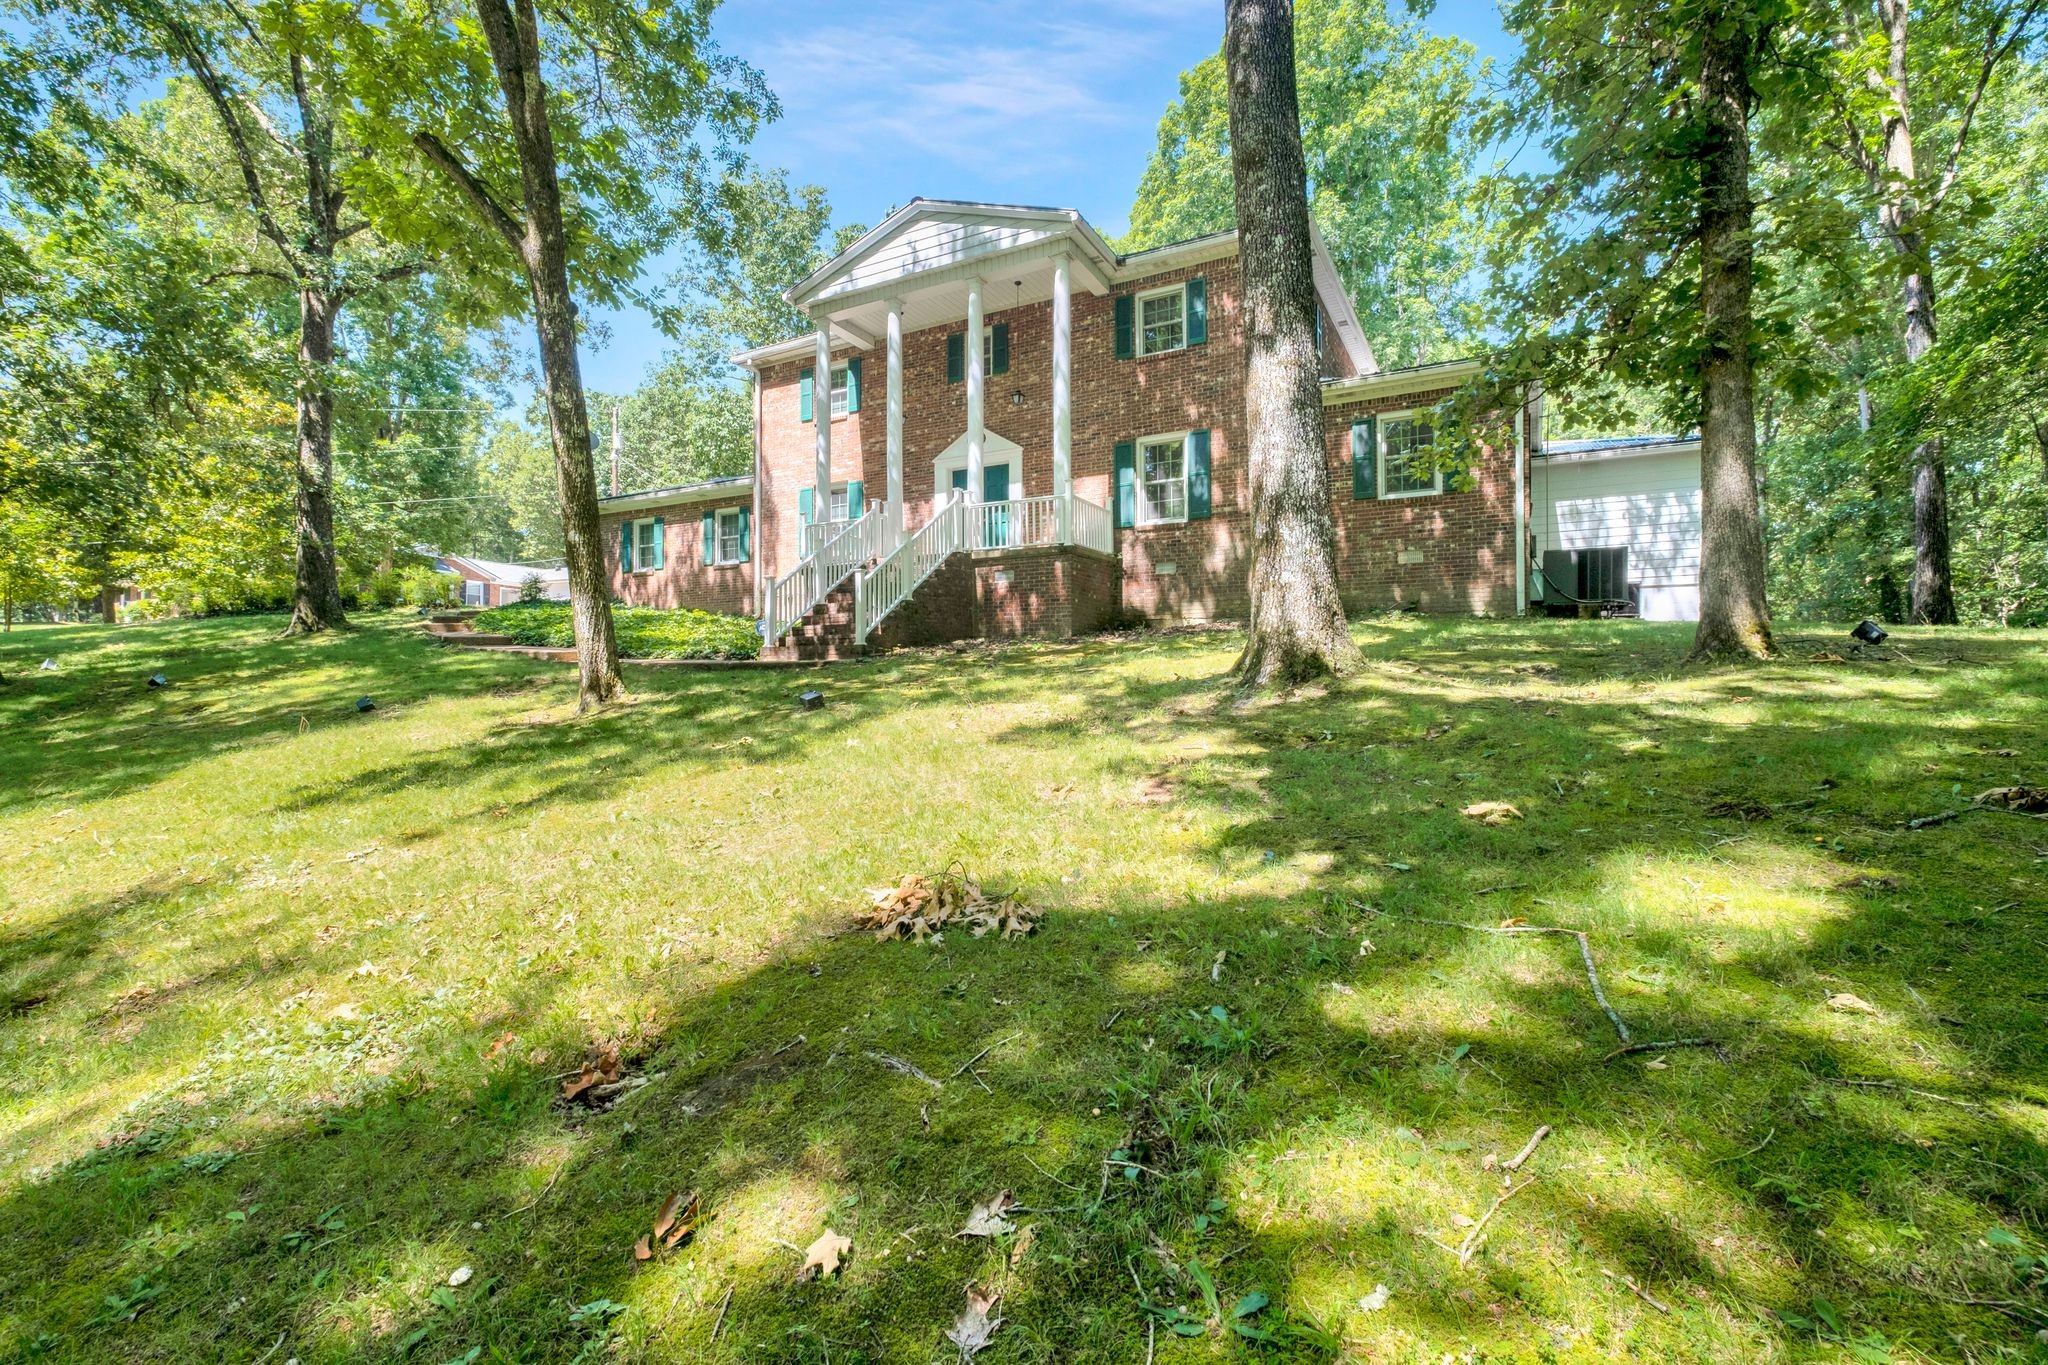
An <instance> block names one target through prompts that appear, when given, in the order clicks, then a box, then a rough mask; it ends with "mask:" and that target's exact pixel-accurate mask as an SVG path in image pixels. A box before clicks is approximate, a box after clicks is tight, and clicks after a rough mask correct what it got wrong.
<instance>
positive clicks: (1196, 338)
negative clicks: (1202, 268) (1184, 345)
mask: <svg viewBox="0 0 2048 1365" xmlns="http://www.w3.org/2000/svg"><path fill="white" fill-rule="evenodd" d="M1208 339H1209V281H1208V280H1206V279H1204V278H1203V277H1202V276H1200V275H1197V276H1195V277H1194V278H1193V279H1191V280H1189V281H1188V345H1190V346H1200V345H1201V344H1202V343H1203V342H1205V341H1207V340H1208Z"/></svg>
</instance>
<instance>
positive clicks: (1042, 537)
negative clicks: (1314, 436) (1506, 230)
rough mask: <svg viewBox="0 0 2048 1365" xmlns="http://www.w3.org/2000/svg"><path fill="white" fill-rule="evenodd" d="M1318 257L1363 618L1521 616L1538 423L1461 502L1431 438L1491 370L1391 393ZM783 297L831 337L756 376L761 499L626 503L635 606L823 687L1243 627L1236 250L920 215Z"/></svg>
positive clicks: (738, 491) (1472, 476) (795, 344)
mask: <svg viewBox="0 0 2048 1365" xmlns="http://www.w3.org/2000/svg"><path fill="white" fill-rule="evenodd" d="M1313 245H1314V278H1315V287H1316V293H1317V299H1318V304H1319V307H1318V318H1317V322H1318V325H1319V331H1320V345H1321V352H1322V368H1323V386H1322V387H1323V435H1324V444H1325V449H1326V452H1327V456H1328V460H1329V471H1330V484H1331V493H1332V509H1331V510H1332V513H1333V518H1334V522H1335V529H1336V537H1337V553H1338V563H1337V573H1338V581H1339V587H1340V590H1341V592H1342V595H1343V600H1344V604H1345V606H1346V608H1347V609H1348V610H1350V611H1353V612H1367V611H1373V610H1379V609H1384V608H1389V607H1408V608H1417V609H1421V610H1425V611H1439V612H1458V613H1477V614H1500V615H1507V614H1512V613H1515V612H1518V611H1520V610H1522V609H1523V608H1524V606H1525V604H1526V603H1527V602H1528V600H1529V596H1530V594H1529V584H1528V569H1529V563H1530V561H1529V559H1528V558H1527V556H1526V555H1525V554H1519V553H1517V549H1516V547H1517V546H1518V545H1520V546H1526V545H1528V543H1529V526H1528V517H1529V509H1530V506H1531V504H1530V496H1529V484H1528V479H1529V472H1530V461H1529V452H1528V450H1527V449H1526V442H1525V434H1526V433H1532V432H1534V431H1537V430H1539V429H1540V426H1539V424H1538V421H1537V418H1538V402H1537V399H1536V396H1535V395H1533V394H1528V395H1524V396H1523V401H1522V402H1521V403H1520V404H1519V406H1518V407H1517V409H1516V410H1515V411H1514V412H1513V413H1511V414H1509V420H1508V421H1507V422H1506V423H1505V424H1504V428H1503V429H1504V430H1506V431H1507V432H1508V433H1509V435H1508V436H1507V438H1506V439H1505V440H1504V441H1503V442H1502V444H1501V446H1500V447H1498V448H1488V449H1484V450H1482V451H1481V452H1480V453H1479V455H1478V457H1477V459H1476V460H1475V461H1474V462H1473V464H1472V466H1471V468H1469V469H1468V470H1465V471H1464V472H1462V473H1459V474H1456V475H1455V476H1451V477H1447V476H1446V475H1445V473H1444V472H1443V471H1441V470H1440V469H1439V468H1438V467H1437V465H1436V462H1435V460H1434V459H1433V457H1432V451H1433V446H1434V441H1435V432H1434V429H1433V425H1432V421H1431V415H1430V410H1431V408H1432V407H1433V406H1434V405H1435V404H1436V403H1437V402H1438V401H1440V400H1441V399H1443V398H1444V397H1445V396H1447V395H1448V394H1449V393H1451V392H1452V391H1454V390H1455V389H1457V388H1458V387H1459V386H1461V385H1462V384H1464V383H1465V382H1466V381H1467V380H1469V379H1471V378H1473V377H1474V376H1476V375H1477V374H1478V373H1479V370H1480V362H1479V361H1476V360H1472V361H1452V362H1446V363H1442V364H1434V365H1422V366H1415V367H1412V368H1408V369H1402V370H1382V369H1381V368H1380V367H1379V365H1378V363H1377V362H1376V361H1375V360H1374V358H1373V353H1372V348H1371V346H1370V345H1369V344H1368V343H1367V341H1366V338H1365V335H1364V329H1363V327H1362V326H1361V324H1360V322H1359V319H1358V317H1357V315H1356V313H1355V312H1354V311H1353V309H1352V305H1351V302H1350V300H1349V299H1348V298H1347V297H1345V294H1344V291H1343V289H1342V287H1341V285H1340V284H1339V281H1338V277H1337V272H1336V269H1335V267H1334V266H1333V265H1332V263H1331V261H1330V258H1329V255H1328V253H1327V252H1326V251H1325V250H1324V248H1323V245H1322V242H1321V240H1320V238H1318V239H1316V240H1315V242H1314V244H1313ZM786 297H787V298H788V300H789V302H790V303H792V304H793V305H795V306H796V307H798V308H800V309H802V310H803V311H805V312H806V313H808V314H809V315H810V316H811V317H812V318H814V319H815V320H816V322H817V324H818V330H817V331H816V333H815V334H813V335H807V336H801V337H795V338H792V339H790V340H788V341H784V342H780V343H777V344H775V345H771V346H764V347H761V348H759V349H756V350H753V351H749V352H746V353H744V354H742V355H739V356H736V357H735V358H734V359H735V361H736V362H737V363H738V364H740V365H743V366H745V367H746V368H747V369H748V371H749V372H750V373H751V374H752V376H753V380H754V402H755V433H756V435H755V452H754V473H753V476H752V477H751V478H741V479H729V480H718V481H714V482H711V483H706V484H697V485H692V486H690V487H686V488H675V489H664V490H656V491H652V492H646V493H635V494H631V495H628V496H623V497H613V498H607V499H604V500H603V501H602V503H601V507H602V510H603V517H604V537H603V539H604V544H605V546H606V553H607V557H608V559H609V560H610V561H611V562H610V568H611V571H612V581H613V583H614V584H615V585H616V587H617V590H618V592H619V595H620V596H621V597H622V598H623V599H625V600H626V601H628V602H647V603H658V604H661V605H688V606H711V607H715V608H716V609H718V610H726V611H737V612H741V613H743V614H748V615H754V616H756V617H758V618H760V619H761V620H762V623H763V629H764V632H765V633H766V634H767V636H768V637H769V640H770V642H771V644H774V645H780V646H781V647H782V648H783V650H784V652H794V653H796V654H798V655H800V656H802V657H832V656H836V655H839V654H844V653H850V652H853V651H854V650H856V649H857V648H858V647H859V645H860V644H862V643H867V642H878V643H885V644H886V643H910V642H922V641H932V640H940V639H954V638H963V637H970V636H989V637H996V636H1010V635H1020V634H1054V635H1065V634H1072V633H1077V632H1081V631H1086V630H1090V629H1093V628H1095V627H1097V626H1098V625H1100V624H1102V623H1103V622H1105V621H1108V620H1111V619H1115V618H1121V617H1125V616H1129V615H1134V614H1135V615H1142V616H1144V617H1147V618H1150V619H1153V620H1157V621H1200V620H1209V619H1218V618H1234V617H1242V616H1243V615H1244V614H1245V612H1246V609H1247V605H1248V603H1247V596H1246V577H1247V570H1248V567H1249V559H1250V530H1251V527H1250V520H1251V518H1250V507H1249V481H1248V477H1247V471H1246V467H1245V449H1246V445H1245V425H1244V358H1245V357H1244V348H1245V337H1244V327H1245V320H1244V317H1243V314H1242V310H1241V308H1240V304H1239V297H1240V295H1239V281H1238V254H1237V235H1236V233H1235V232H1222V233H1215V234H1212V235H1210V236H1206V237H1200V238H1196V239H1194V240H1192V241H1187V242H1181V243H1177V244H1175V245H1172V246H1167V247H1161V248H1157V249H1154V250H1150V251H1140V252H1131V253H1124V254H1120V253H1118V252H1116V251H1114V250H1112V249H1111V248H1110V246H1109V245H1108V244H1107V243H1106V242H1104V241H1103V239H1102V238H1101V237H1100V236H1099V235H1098V234H1097V233H1096V232H1095V230H1094V229H1093V228H1092V227H1090V226H1089V225H1088V223H1087V221H1086V220H1085V219H1083V218H1082V217H1081V215H1080V214H1079V213H1077V212H1075V211H1073V210H1071V209H1045V208H1023V207H1015V206H1009V205H995V204H970V203H960V202H954V201H942V200H926V199H919V200H915V201H913V202H912V203H911V204H909V205H908V206H906V207H905V208H902V209H900V210H898V211H897V212H895V213H893V214H891V215H890V216H889V217H888V219H886V220H885V221H884V222H882V223H881V224H879V225H878V226H877V227H875V228H874V229H873V230H872V231H870V232H868V233H867V234H865V235H864V236H862V237H861V238H860V240H859V241H857V242H855V243H854V244H853V245H852V246H851V247H849V248H848V249H847V250H846V251H844V252H842V253H841V254H840V255H838V256H836V257H834V258H833V259H832V260H831V261H829V262H828V263H826V264H825V265H824V266H823V267H822V268H820V269H819V270H818V271H817V272H816V273H815V274H814V275H812V276H811V277H810V278H809V279H806V280H804V281H801V282H800V283H798V284H796V285H795V286H794V287H793V288H791V289H790V291H789V292H788V294H787V296H786ZM821 376H822V378H821Z"/></svg>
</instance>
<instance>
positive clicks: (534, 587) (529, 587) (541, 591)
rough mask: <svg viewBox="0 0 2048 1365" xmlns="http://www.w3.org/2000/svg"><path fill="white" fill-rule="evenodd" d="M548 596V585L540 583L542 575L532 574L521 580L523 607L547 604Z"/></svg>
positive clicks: (520, 595)
mask: <svg viewBox="0 0 2048 1365" xmlns="http://www.w3.org/2000/svg"><path fill="white" fill-rule="evenodd" d="M547 596H548V589H547V584H545V583H543V582H541V581H540V575H539V574H537V573H530V574H528V575H527V576H526V577H524V578H522V579H520V580H519V601H520V605H522V606H532V605H533V604H534V603H536V602H545V601H546V600H547Z"/></svg>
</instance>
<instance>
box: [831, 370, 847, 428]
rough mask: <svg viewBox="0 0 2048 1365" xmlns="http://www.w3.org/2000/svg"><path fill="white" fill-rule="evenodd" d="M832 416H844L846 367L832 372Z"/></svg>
mask: <svg viewBox="0 0 2048 1365" xmlns="http://www.w3.org/2000/svg"><path fill="white" fill-rule="evenodd" d="M832 415H833V416H834V417H844V416H846V367H845V366H844V365H841V366H840V367H839V368H838V369H835V370H834V371H832Z"/></svg>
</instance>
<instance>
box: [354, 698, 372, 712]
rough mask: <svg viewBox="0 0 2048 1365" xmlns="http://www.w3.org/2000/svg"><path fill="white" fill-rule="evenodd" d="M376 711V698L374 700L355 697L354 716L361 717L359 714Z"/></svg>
mask: <svg viewBox="0 0 2048 1365" xmlns="http://www.w3.org/2000/svg"><path fill="white" fill-rule="evenodd" d="M376 709H377V701H376V698H374V697H357V698H356V714H358V715H361V714H363V713H364V712H366V711H374V710H376Z"/></svg>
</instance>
